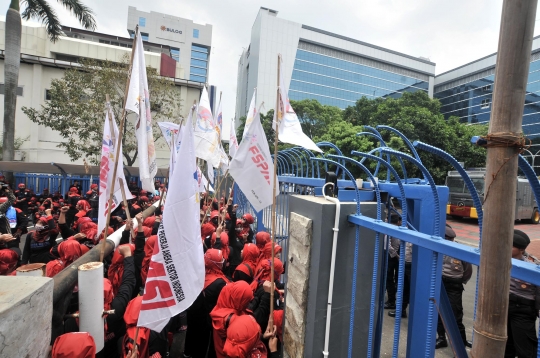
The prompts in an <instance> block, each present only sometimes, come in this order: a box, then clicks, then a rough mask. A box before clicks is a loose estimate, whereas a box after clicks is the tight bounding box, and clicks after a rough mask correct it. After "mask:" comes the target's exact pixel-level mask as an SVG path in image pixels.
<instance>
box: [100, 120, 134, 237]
mask: <svg viewBox="0 0 540 358" xmlns="http://www.w3.org/2000/svg"><path fill="white" fill-rule="evenodd" d="M111 116H112V118H111V119H112V124H113V128H112V131H111V126H110V123H111V122H110V121H109V111H106V112H105V125H104V126H103V141H102V143H101V163H100V165H99V210H98V233H101V232H102V231H103V229H105V225H106V223H107V213H108V210H107V209H108V206H109V197H110V195H111V188H112V183H113V181H114V180H113V171H114V162H115V156H116V145H117V143H116V142H115V140H117V139H118V127H117V126H116V121H115V120H114V114H112V112H111ZM111 133H114V136H113V135H111ZM113 137H114V138H115V140H113ZM120 156H121V157H120V158H119V160H118V163H117V169H116V181H115V182H114V194H113V199H112V203H111V211H114V210H115V209H116V208H117V207H118V205H119V204H120V202H121V201H122V191H121V190H122V189H120V181H119V180H118V179H122V180H123V181H124V191H125V192H126V200H130V199H132V198H133V197H132V196H131V193H130V191H129V189H128V186H127V182H126V178H125V177H124V163H123V161H122V158H123V156H122V143H120Z"/></svg>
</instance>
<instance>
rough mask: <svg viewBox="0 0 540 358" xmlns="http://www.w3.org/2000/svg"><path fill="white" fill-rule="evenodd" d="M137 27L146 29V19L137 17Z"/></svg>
mask: <svg viewBox="0 0 540 358" xmlns="http://www.w3.org/2000/svg"><path fill="white" fill-rule="evenodd" d="M139 26H140V27H146V18H145V17H139Z"/></svg>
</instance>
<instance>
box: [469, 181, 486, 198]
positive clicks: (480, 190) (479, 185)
mask: <svg viewBox="0 0 540 358" xmlns="http://www.w3.org/2000/svg"><path fill="white" fill-rule="evenodd" d="M471 180H472V182H473V184H474V187H475V188H476V191H477V192H478V194H479V195H483V194H484V178H471Z"/></svg>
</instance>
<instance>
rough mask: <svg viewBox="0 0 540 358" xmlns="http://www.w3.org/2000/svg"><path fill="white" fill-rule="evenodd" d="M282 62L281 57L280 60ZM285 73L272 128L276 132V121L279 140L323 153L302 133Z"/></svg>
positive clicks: (280, 86)
mask: <svg viewBox="0 0 540 358" xmlns="http://www.w3.org/2000/svg"><path fill="white" fill-rule="evenodd" d="M279 60H280V61H281V57H280V58H279ZM283 72H284V71H280V75H279V97H280V98H279V107H278V108H277V110H276V111H275V112H274V122H273V124H272V128H274V130H276V121H277V122H278V123H279V130H278V139H279V140H280V141H281V142H283V143H289V144H295V145H298V146H300V147H304V148H306V149H309V150H313V151H316V152H320V153H322V150H321V149H320V148H319V147H317V145H316V144H315V143H313V141H312V140H311V139H310V138H309V137H308V136H307V135H305V134H304V132H302V126H301V125H300V121H299V120H298V116H297V115H296V113H294V110H293V108H292V107H291V104H290V103H289V96H288V95H287V93H288V91H289V89H288V88H287V87H285V81H284V79H283Z"/></svg>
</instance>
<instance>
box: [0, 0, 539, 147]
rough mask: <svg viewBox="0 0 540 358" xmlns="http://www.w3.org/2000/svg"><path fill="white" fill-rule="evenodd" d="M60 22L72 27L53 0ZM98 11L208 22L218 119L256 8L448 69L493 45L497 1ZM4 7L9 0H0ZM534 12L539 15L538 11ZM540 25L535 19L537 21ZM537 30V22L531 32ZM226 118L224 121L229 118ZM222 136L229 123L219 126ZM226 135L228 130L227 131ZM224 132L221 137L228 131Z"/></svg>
mask: <svg viewBox="0 0 540 358" xmlns="http://www.w3.org/2000/svg"><path fill="white" fill-rule="evenodd" d="M49 2H50V3H51V4H53V5H54V6H55V8H56V9H57V10H58V13H59V14H60V16H61V19H62V23H63V24H64V25H70V26H74V27H77V26H78V24H77V21H76V20H75V19H74V18H72V17H69V16H67V12H66V11H65V10H63V9H61V8H60V7H59V6H58V5H57V3H56V1H54V0H49ZM83 2H84V3H85V4H86V5H88V6H89V7H91V8H92V9H93V10H94V12H95V14H96V18H97V24H98V28H97V31H98V32H102V33H108V34H112V35H117V36H126V37H127V36H128V34H127V30H126V23H127V11H128V5H131V6H135V7H137V8H138V9H139V10H142V11H156V12H162V13H166V14H170V15H174V16H179V17H184V18H188V19H192V20H194V21H195V22H197V23H203V24H204V23H209V24H212V26H213V34H212V55H211V57H212V59H211V62H210V73H209V82H210V84H212V85H216V86H217V87H218V89H219V90H221V91H223V119H224V120H228V119H230V118H232V117H234V110H235V98H236V75H237V64H238V59H239V56H240V54H241V52H242V47H247V46H248V44H249V41H250V36H251V26H252V25H253V21H254V20H255V16H256V15H257V12H258V10H259V7H261V6H264V7H268V8H271V9H274V10H277V11H278V12H279V13H278V17H280V18H283V19H287V20H291V21H295V22H299V23H301V24H305V25H310V26H313V27H317V28H320V29H323V30H327V31H330V32H334V33H337V34H340V35H344V36H348V37H352V38H355V39H358V40H361V41H365V42H368V43H371V44H374V45H378V46H382V47H386V48H389V49H392V50H395V51H399V52H403V53H406V54H408V55H411V56H422V57H427V58H429V59H430V60H431V61H432V62H435V63H436V64H437V65H436V73H437V74H439V73H442V72H445V71H448V70H450V69H452V68H455V67H457V66H460V65H463V64H465V63H467V62H470V61H474V60H476V59H478V58H480V57H483V56H486V55H489V54H491V53H494V52H496V51H497V43H498V35H499V25H500V17H501V10H502V0H370V1H365V0H355V1H353V0H348V1H347V0H333V1H328V0H326V1H322V0H310V1H307V0H292V1H291V0H287V1H285V0H273V1H260V0H182V1H175V0H154V1H143V0H130V1H125V0H83ZM0 3H2V4H4V5H3V6H2V7H1V8H2V9H6V8H7V7H8V6H9V1H8V0H0ZM536 18H537V19H539V18H540V16H539V15H538V13H537V16H536ZM537 24H538V20H537ZM539 33H540V31H539V30H538V26H537V29H535V32H534V34H535V35H538V34H539ZM227 123H228V121H227ZM224 127H226V129H225V130H224V132H226V133H224V134H225V135H227V132H228V128H229V126H228V124H227V125H224ZM227 137H228V135H227ZM227 137H226V138H227Z"/></svg>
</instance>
